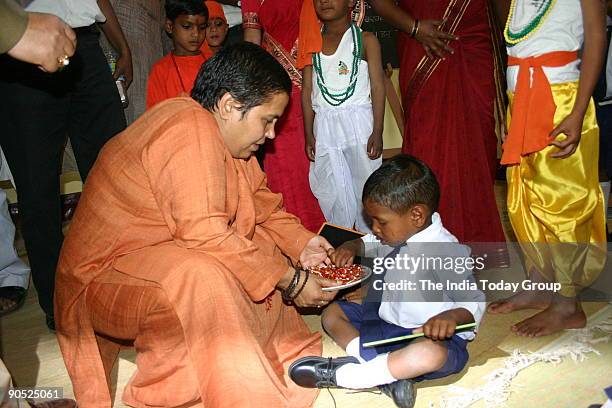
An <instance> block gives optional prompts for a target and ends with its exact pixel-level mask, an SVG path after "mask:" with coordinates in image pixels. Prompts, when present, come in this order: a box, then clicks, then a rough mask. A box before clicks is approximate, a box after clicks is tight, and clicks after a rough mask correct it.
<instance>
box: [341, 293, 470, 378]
mask: <svg viewBox="0 0 612 408" xmlns="http://www.w3.org/2000/svg"><path fill="white" fill-rule="evenodd" d="M337 303H338V306H340V308H341V309H342V311H343V312H344V314H345V315H346V317H347V318H348V319H349V320H350V321H351V323H352V324H353V326H355V328H356V329H357V330H358V331H359V338H360V343H361V344H360V345H359V354H361V357H362V358H363V359H364V360H366V361H369V360H372V359H373V358H374V357H376V356H377V355H379V354H383V353H390V352H392V351H395V350H398V349H401V348H403V347H406V346H407V345H408V344H410V342H411V341H413V340H404V341H401V342H397V343H393V344H388V345H383V346H377V347H367V348H364V347H363V343H368V342H370V341H375V340H382V339H388V338H391V337H398V336H405V335H408V334H411V333H412V330H411V329H406V328H404V327H400V326H396V325H394V324H391V323H387V322H385V321H384V320H382V319H380V318H378V319H377V320H376V321H368V322H364V320H363V305H360V304H358V303H353V302H347V301H339V302H337ZM445 343H446V349H447V350H448V358H447V359H446V363H444V366H443V367H442V368H440V369H439V370H437V371H434V372H432V373H429V374H425V375H422V376H420V377H417V378H414V380H415V381H422V380H433V379H435V378H442V377H446V376H448V375H451V374H455V373H458V372H459V371H461V370H463V367H465V364H466V363H467V361H468V358H469V354H468V351H467V341H466V340H464V339H462V338H461V337H459V336H457V335H456V334H455V335H453V337H451V338H450V339H448V340H445Z"/></svg>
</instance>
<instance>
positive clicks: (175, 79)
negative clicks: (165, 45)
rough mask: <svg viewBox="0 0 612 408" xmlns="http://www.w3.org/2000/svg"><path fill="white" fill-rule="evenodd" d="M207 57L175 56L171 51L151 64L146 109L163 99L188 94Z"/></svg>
mask: <svg viewBox="0 0 612 408" xmlns="http://www.w3.org/2000/svg"><path fill="white" fill-rule="evenodd" d="M207 58H208V57H206V56H205V55H204V54H202V55H193V56H177V55H174V54H173V53H172V52H171V53H169V54H168V55H166V56H165V57H163V58H162V59H160V60H159V61H157V62H156V63H155V64H153V67H152V68H151V72H150V73H149V79H148V80H147V109H149V108H151V107H152V106H154V105H156V104H158V103H159V102H161V101H163V100H166V99H170V98H174V97H176V96H187V95H188V94H190V93H191V88H193V83H194V82H195V79H196V77H197V76H198V72H199V71H200V67H201V66H202V64H203V63H204V62H205V61H206V59H207ZM175 64H176V65H175ZM185 94H186V95H185Z"/></svg>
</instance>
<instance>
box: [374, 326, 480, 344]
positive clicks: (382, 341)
mask: <svg viewBox="0 0 612 408" xmlns="http://www.w3.org/2000/svg"><path fill="white" fill-rule="evenodd" d="M472 327H476V323H468V324H462V325H459V326H457V327H456V328H455V331H458V330H463V329H469V328H472ZM424 335H425V333H423V332H421V333H415V334H409V335H407V336H399V337H392V338H390V339H384V340H376V341H370V342H368V343H363V347H374V346H380V345H381V344H387V343H395V342H396V341H401V340H409V339H414V338H417V337H422V336H424Z"/></svg>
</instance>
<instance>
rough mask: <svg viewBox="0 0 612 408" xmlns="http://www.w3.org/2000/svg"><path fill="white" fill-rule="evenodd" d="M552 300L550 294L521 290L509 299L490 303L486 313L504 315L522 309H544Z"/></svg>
mask: <svg viewBox="0 0 612 408" xmlns="http://www.w3.org/2000/svg"><path fill="white" fill-rule="evenodd" d="M551 300H552V293H551V292H547V291H539V290H523V291H521V292H519V293H517V294H515V295H512V296H510V297H509V298H506V299H502V300H497V301H495V302H492V303H491V304H490V305H489V307H488V308H487V311H488V312H489V313H492V314H505V313H510V312H514V311H515V310H522V309H540V310H543V309H546V308H547V307H548V306H549V305H550V302H551Z"/></svg>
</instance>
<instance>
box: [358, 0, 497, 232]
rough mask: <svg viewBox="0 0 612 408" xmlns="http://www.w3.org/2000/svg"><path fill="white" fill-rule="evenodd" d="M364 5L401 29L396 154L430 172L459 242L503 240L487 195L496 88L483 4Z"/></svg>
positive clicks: (385, 0)
mask: <svg viewBox="0 0 612 408" xmlns="http://www.w3.org/2000/svg"><path fill="white" fill-rule="evenodd" d="M370 4H371V5H372V7H373V8H374V10H375V11H376V12H377V13H378V14H379V15H380V16H381V17H383V18H384V19H385V20H386V21H387V22H389V23H390V24H392V25H394V26H396V27H397V28H399V29H400V30H401V32H400V36H399V40H398V41H399V44H398V46H399V55H400V77H399V79H400V87H401V92H402V103H403V107H404V113H405V120H404V123H405V128H404V143H403V146H402V151H403V152H404V153H409V154H412V155H414V156H416V157H418V158H419V159H421V160H423V161H424V162H425V163H427V165H429V167H431V168H432V170H433V171H434V173H435V174H436V177H437V178H438V180H439V182H440V190H441V191H442V195H441V197H440V210H439V211H440V213H441V214H442V217H443V218H444V219H446V220H448V228H449V230H450V231H452V232H453V234H455V235H456V236H457V238H459V240H460V241H462V242H472V243H478V242H480V243H484V242H503V241H505V238H504V233H503V230H502V226H501V221H500V217H499V213H498V211H497V206H496V204H495V196H494V192H493V183H494V176H495V171H496V152H497V138H496V135H495V117H494V106H495V98H496V85H495V78H494V58H493V43H492V40H491V25H490V19H489V11H488V5H487V1H486V0H444V1H435V2H432V1H429V0H400V2H399V5H395V3H394V2H393V1H392V0H370ZM417 22H418V24H417Z"/></svg>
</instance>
